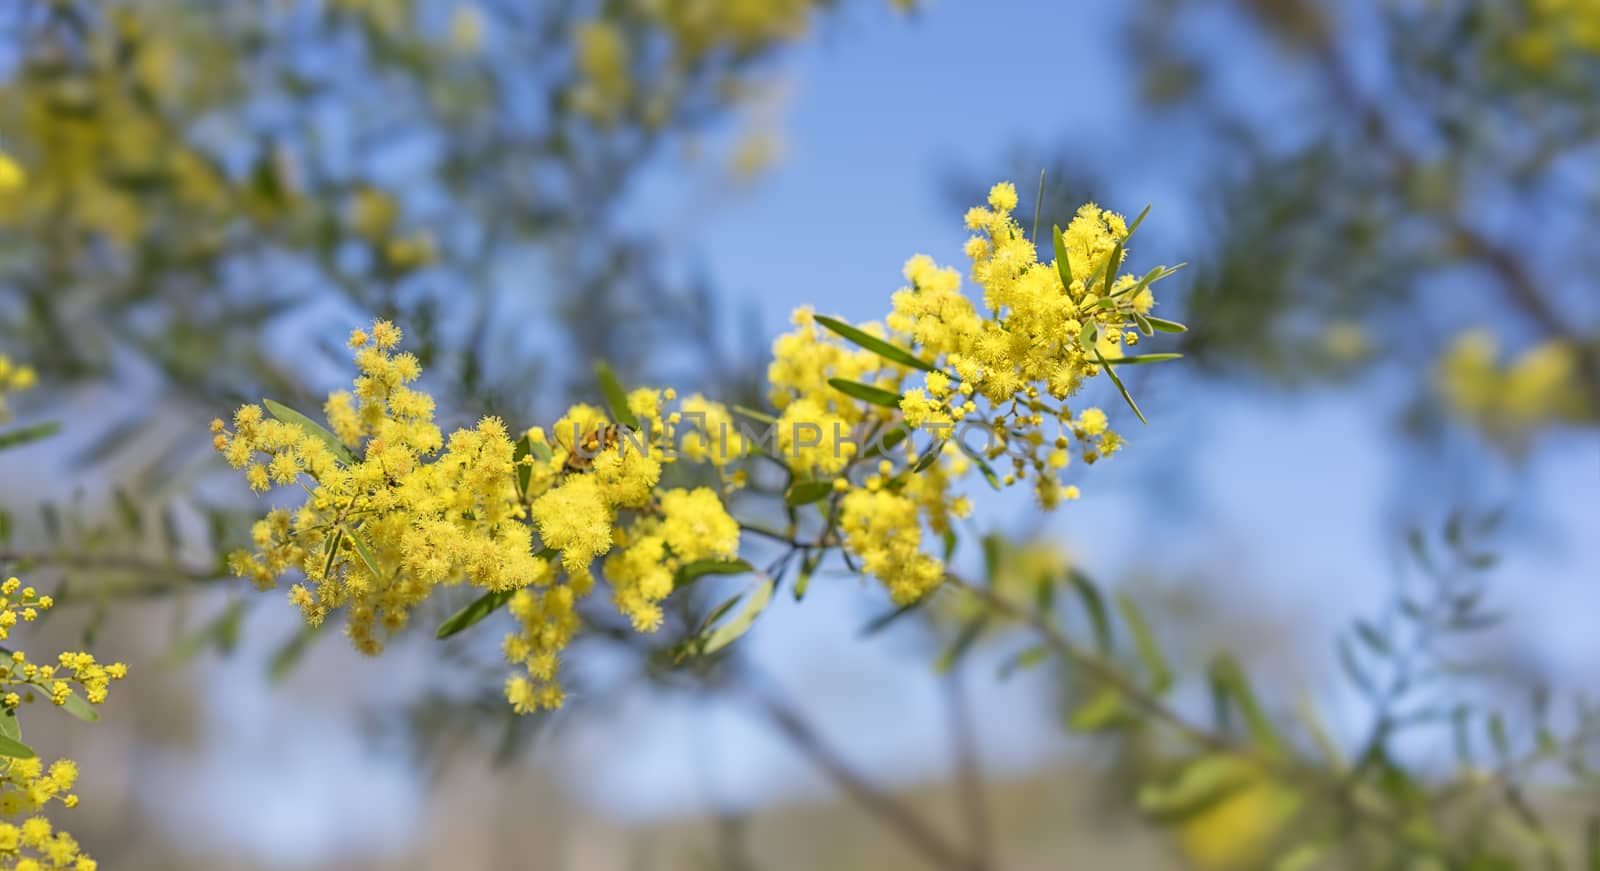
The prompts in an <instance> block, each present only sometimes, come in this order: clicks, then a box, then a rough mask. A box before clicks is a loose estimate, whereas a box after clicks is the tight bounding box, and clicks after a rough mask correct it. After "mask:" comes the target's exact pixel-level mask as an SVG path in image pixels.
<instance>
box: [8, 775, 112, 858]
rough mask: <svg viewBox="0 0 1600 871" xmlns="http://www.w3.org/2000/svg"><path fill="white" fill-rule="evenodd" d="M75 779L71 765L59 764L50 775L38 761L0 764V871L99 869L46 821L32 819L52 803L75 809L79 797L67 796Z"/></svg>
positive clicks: (42, 818)
mask: <svg viewBox="0 0 1600 871" xmlns="http://www.w3.org/2000/svg"><path fill="white" fill-rule="evenodd" d="M77 779H78V766H77V765H76V764H74V763H73V762H72V760H70V759H58V760H56V761H55V762H52V763H51V764H50V767H49V769H46V768H45V766H44V763H42V762H40V761H39V760H38V759H6V760H4V762H3V763H0V871H44V869H72V871H95V869H96V868H97V867H99V865H98V863H96V862H95V860H93V859H91V858H89V856H88V855H86V854H85V853H83V852H82V851H81V850H80V848H79V847H78V842H77V841H76V840H75V839H74V838H73V837H72V836H71V835H70V834H67V833H66V832H62V831H56V830H55V828H54V827H53V826H52V825H51V824H50V821H49V820H48V819H46V818H44V817H42V816H37V815H36V813H37V812H38V811H39V810H41V809H42V808H43V807H44V806H45V805H46V804H47V803H49V802H50V801H51V800H57V801H60V802H61V803H62V805H64V806H66V807H68V808H71V807H76V806H77V804H78V796H77V795H75V794H73V793H72V792H71V790H72V786H73V784H74V783H75V782H77ZM18 817H21V818H22V819H20V820H19V819H17V818H18Z"/></svg>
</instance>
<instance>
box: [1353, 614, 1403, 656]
mask: <svg viewBox="0 0 1600 871" xmlns="http://www.w3.org/2000/svg"><path fill="white" fill-rule="evenodd" d="M1356 636H1357V637H1358V638H1360V639H1361V640H1362V642H1364V643H1365V644H1366V645H1367V646H1368V647H1370V648H1372V651H1373V652H1374V653H1376V654H1378V655H1379V656H1384V657H1387V656H1389V655H1391V654H1393V653H1394V648H1393V647H1392V646H1390V644H1389V639H1388V638H1386V637H1385V636H1384V634H1383V633H1382V632H1379V631H1378V627H1376V626H1374V625H1372V624H1371V623H1369V622H1367V621H1366V620H1357V621H1356Z"/></svg>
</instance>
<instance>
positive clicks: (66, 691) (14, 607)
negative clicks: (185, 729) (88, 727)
mask: <svg viewBox="0 0 1600 871" xmlns="http://www.w3.org/2000/svg"><path fill="white" fill-rule="evenodd" d="M54 604H55V602H54V600H52V599H51V598H50V597H49V596H41V595H39V594H38V592H37V591H36V590H34V588H32V587H24V586H23V585H22V582H21V581H20V580H18V579H16V578H7V579H6V580H5V582H4V583H0V641H4V640H8V639H9V638H10V637H11V630H12V628H13V627H15V626H16V625H17V622H18V621H19V620H20V621H22V622H25V623H31V622H33V621H34V620H36V619H38V617H39V614H40V613H41V612H43V611H48V610H49V609H50V608H51V607H52V606H53V605H54ZM127 674H128V667H127V666H126V665H124V664H122V663H120V662H114V663H111V664H109V665H101V664H100V663H98V662H96V661H95V658H94V657H93V656H92V655H90V654H88V653H83V652H68V653H62V654H61V655H60V656H59V657H57V661H56V664H55V665H36V664H34V663H32V662H29V661H28V655H27V654H26V653H24V652H23V651H21V650H15V651H12V652H11V654H10V657H9V661H4V664H0V705H3V706H4V708H5V709H8V710H10V709H15V708H16V707H18V706H19V705H21V704H22V703H23V702H27V701H32V700H33V698H34V693H35V692H38V693H39V694H40V695H43V696H44V697H45V698H48V699H49V700H50V702H51V704H54V705H57V706H60V705H65V704H67V701H68V700H69V699H70V698H71V697H72V695H73V693H74V692H75V690H74V685H76V687H77V689H80V690H82V691H83V697H84V699H86V700H87V701H88V702H89V704H92V705H98V704H100V703H101V702H104V701H105V700H106V695H107V693H108V692H109V689H110V685H111V682H112V681H114V680H121V679H123V678H124V677H126V676H127Z"/></svg>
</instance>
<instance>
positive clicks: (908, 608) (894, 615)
mask: <svg viewBox="0 0 1600 871" xmlns="http://www.w3.org/2000/svg"><path fill="white" fill-rule="evenodd" d="M925 601H927V597H926V596H924V597H923V598H921V599H918V600H917V601H915V602H912V603H911V604H909V605H901V606H900V607H898V608H896V609H894V610H893V611H890V612H888V613H886V614H879V615H878V616H876V617H874V618H872V619H871V620H868V621H867V625H865V626H863V627H861V631H860V632H859V633H857V635H859V636H860V637H862V638H866V637H867V636H869V635H877V634H878V633H879V632H882V631H883V630H885V629H887V628H889V627H890V626H891V625H893V624H894V623H895V621H897V620H899V619H900V618H901V617H904V616H906V615H907V614H910V613H911V612H912V611H915V610H916V609H917V608H919V607H921V606H922V603H923V602H925Z"/></svg>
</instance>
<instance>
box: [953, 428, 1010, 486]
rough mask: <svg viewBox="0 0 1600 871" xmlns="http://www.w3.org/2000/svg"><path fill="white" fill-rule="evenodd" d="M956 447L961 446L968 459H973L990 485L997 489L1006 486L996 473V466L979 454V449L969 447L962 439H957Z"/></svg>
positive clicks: (973, 462)
mask: <svg viewBox="0 0 1600 871" xmlns="http://www.w3.org/2000/svg"><path fill="white" fill-rule="evenodd" d="M956 447H958V448H960V449H961V452H962V453H963V454H966V455H967V459H969V460H971V461H972V464H973V465H975V466H977V467H978V472H979V473H980V474H982V475H983V480H985V481H988V482H989V486H990V487H993V488H994V489H995V490H1002V489H1004V486H1003V485H1002V484H1001V481H1000V476H999V475H996V474H995V473H994V467H993V466H990V465H989V461H988V460H985V459H984V458H983V457H981V456H979V455H978V452H977V451H974V450H972V449H971V448H969V447H967V446H966V444H965V443H963V442H962V441H961V439H956Z"/></svg>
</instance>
